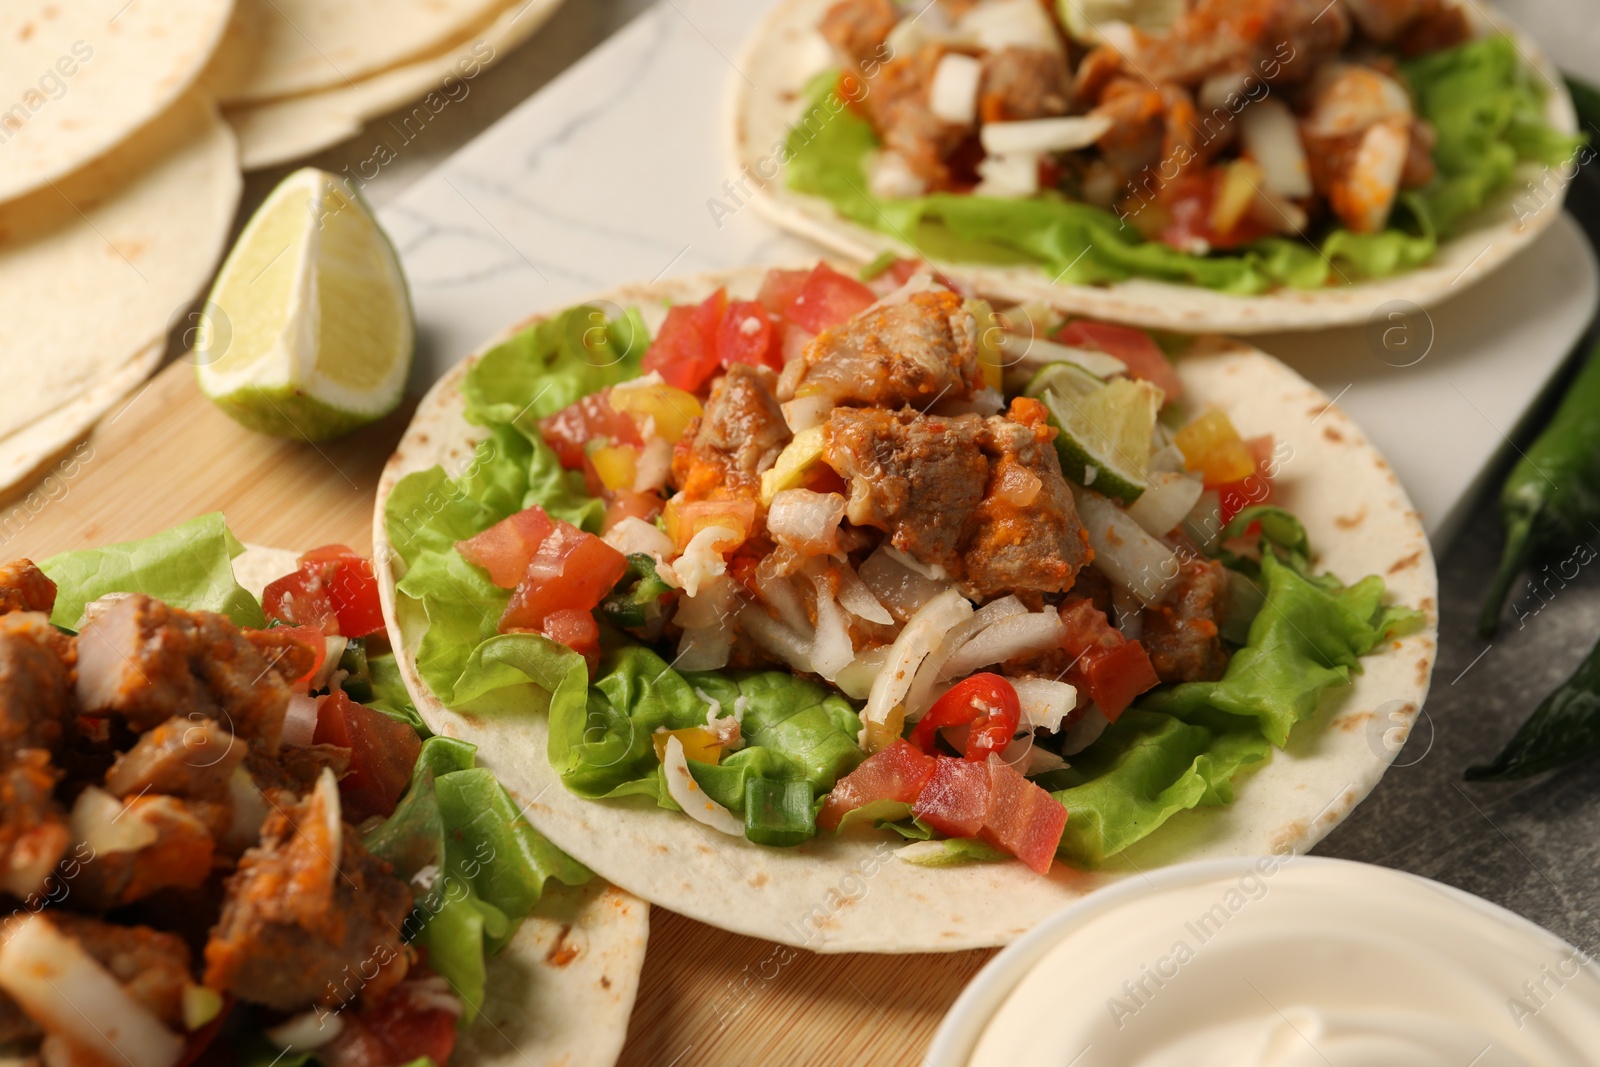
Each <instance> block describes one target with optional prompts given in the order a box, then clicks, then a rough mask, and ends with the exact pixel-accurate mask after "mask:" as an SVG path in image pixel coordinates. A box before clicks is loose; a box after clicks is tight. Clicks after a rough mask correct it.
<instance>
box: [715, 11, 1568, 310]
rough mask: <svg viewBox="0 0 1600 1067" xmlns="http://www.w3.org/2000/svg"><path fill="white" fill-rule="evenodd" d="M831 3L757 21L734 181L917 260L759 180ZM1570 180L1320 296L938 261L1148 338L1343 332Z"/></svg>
mask: <svg viewBox="0 0 1600 1067" xmlns="http://www.w3.org/2000/svg"><path fill="white" fill-rule="evenodd" d="M832 3H833V0H784V2H782V3H780V4H779V6H778V7H777V9H776V10H774V11H773V12H772V14H771V15H770V16H769V17H768V18H767V19H766V21H765V22H763V23H762V25H761V28H760V29H759V30H758V31H757V33H756V36H755V37H754V39H753V40H752V41H751V43H750V46H749V48H748V50H747V52H746V53H745V57H744V59H743V61H742V62H741V63H740V65H739V69H740V70H742V71H745V72H747V73H748V75H749V78H746V79H736V80H735V82H734V85H733V87H732V93H733V96H732V114H731V117H730V122H729V129H730V132H731V134H732V138H733V146H732V151H733V158H734V160H735V161H736V163H737V166H738V168H739V170H740V172H741V174H743V175H749V176H750V182H749V184H750V186H751V187H752V189H753V190H754V197H753V199H754V202H755V204H756V206H757V208H758V209H759V210H761V211H762V212H764V213H765V214H766V215H768V216H769V217H771V218H772V220H773V221H774V222H776V223H777V224H778V225H780V226H783V227H784V228H786V229H789V230H793V231H795V232H796V233H799V234H801V235H803V236H805V237H809V238H811V239H812V240H814V241H817V242H818V243H820V244H822V245H824V246H826V247H828V248H830V249H833V250H835V251H837V252H839V253H841V254H843V255H846V256H851V257H854V258H856V259H859V260H861V261H863V262H865V261H867V260H871V259H872V258H873V257H875V256H877V255H879V254H880V253H883V252H886V251H887V252H894V253H897V254H901V255H916V254H919V253H917V252H916V251H915V250H914V249H911V248H909V247H908V246H907V245H906V244H905V243H904V242H902V241H899V240H896V239H895V238H894V237H892V236H890V235H887V234H883V233H879V232H877V231H875V230H870V229H867V228H866V227H864V226H860V225H857V224H856V223H854V222H851V221H849V220H847V219H845V218H844V217H842V216H841V215H839V214H838V212H836V211H835V210H834V209H833V206H832V205H831V204H829V203H828V202H827V201H826V200H823V199H821V198H820V197H811V196H806V195H803V194H800V193H797V192H795V191H794V190H792V189H790V188H788V185H787V173H786V172H779V174H778V175H777V177H776V178H773V179H772V180H771V181H766V182H763V181H761V180H760V179H761V176H762V175H764V174H767V173H770V172H771V170H772V168H773V166H774V165H775V164H776V163H777V161H778V159H779V157H778V156H777V155H776V154H775V150H776V149H777V147H778V146H780V145H781V144H782V143H783V142H784V140H785V138H786V136H787V134H788V130H789V126H790V124H791V123H793V122H794V121H795V120H796V118H797V117H798V116H799V115H800V113H801V110H802V106H801V105H802V103H803V101H804V99H805V94H804V92H803V90H804V87H805V85H806V83H807V82H808V81H809V80H810V79H811V77H812V76H813V75H815V74H816V73H817V72H818V71H819V70H823V69H826V68H827V67H829V66H831V65H834V64H835V63H836V60H835V59H834V58H833V55H832V53H831V51H830V50H829V47H828V45H827V43H826V42H825V41H824V40H823V39H822V35H821V34H819V33H818V32H817V29H816V27H817V23H818V22H819V21H820V20H821V18H822V16H823V14H824V13H825V12H826V11H827V10H828V8H829V7H831V6H832ZM1467 10H1468V12H1469V14H1470V15H1471V16H1472V18H1473V20H1474V21H1475V22H1476V23H1477V24H1478V28H1479V30H1480V32H1484V33H1486V32H1489V31H1490V30H1491V29H1503V30H1505V31H1506V32H1508V33H1510V34H1511V35H1512V36H1513V37H1514V38H1515V40H1516V42H1517V47H1518V49H1519V50H1520V51H1521V53H1522V55H1523V56H1524V57H1526V58H1527V60H1528V61H1529V62H1530V63H1532V64H1533V65H1534V66H1535V68H1536V69H1537V70H1538V71H1539V73H1540V74H1541V75H1542V76H1543V78H1544V80H1545V81H1546V82H1547V83H1548V85H1549V86H1550V87H1551V91H1550V94H1549V97H1548V100H1547V113H1548V117H1549V120H1550V123H1551V124H1552V125H1553V126H1554V127H1555V128H1556V129H1559V130H1561V131H1563V132H1567V133H1571V132H1573V131H1575V130H1576V129H1577V116H1576V114H1575V112H1574V111H1573V107H1572V98H1571V97H1570V96H1569V95H1568V93H1567V90H1566V86H1565V84H1564V83H1563V82H1562V80H1561V75H1560V73H1559V72H1558V71H1557V70H1556V69H1555V67H1554V66H1552V65H1551V63H1550V61H1549V60H1548V59H1547V58H1545V56H1544V53H1543V52H1541V51H1540V50H1539V47H1538V45H1537V44H1535V43H1534V42H1533V41H1532V40H1530V39H1529V38H1528V37H1526V36H1525V35H1523V34H1521V33H1520V32H1518V31H1516V30H1515V29H1514V28H1513V27H1510V26H1509V25H1506V24H1504V23H1503V22H1502V21H1501V20H1500V19H1499V17H1498V16H1495V19H1494V21H1493V22H1490V21H1489V17H1488V16H1487V15H1485V14H1484V12H1483V10H1482V8H1480V6H1479V5H1478V4H1476V3H1472V4H1469V5H1468V7H1467ZM750 79H754V83H753V84H752V82H751V81H750ZM1568 177H1569V175H1564V174H1563V173H1562V172H1561V171H1560V170H1558V169H1547V168H1545V167H1544V166H1542V165H1541V164H1538V163H1524V164H1522V165H1521V167H1520V168H1519V170H1518V172H1517V177H1516V178H1515V180H1514V181H1513V182H1512V183H1511V186H1510V187H1509V188H1507V189H1505V190H1502V191H1501V192H1500V193H1499V194H1497V195H1496V196H1495V197H1494V198H1493V199H1492V200H1491V201H1490V203H1489V204H1487V205H1486V206H1485V208H1484V209H1483V211H1482V212H1481V213H1480V214H1479V215H1478V216H1477V220H1476V221H1475V222H1471V223H1469V224H1468V225H1467V227H1466V228H1465V229H1464V230H1463V232H1462V233H1460V234H1458V235H1457V236H1456V237H1454V238H1451V239H1450V240H1449V241H1445V242H1442V243H1441V244H1440V246H1439V251H1438V253H1437V255H1436V256H1435V257H1434V259H1433V261H1432V262H1430V263H1429V264H1427V265H1426V266H1424V267H1422V268H1420V269H1417V270H1412V271H1408V272H1406V273H1404V274H1399V275H1396V276H1394V277H1392V278H1382V279H1378V280H1374V281H1366V282H1358V283H1356V284H1353V285H1339V286H1337V287H1330V288H1326V289H1319V290H1300V289H1287V288H1285V289H1280V290H1278V291H1276V292H1272V293H1267V294H1263V295H1261V296H1233V295H1230V294H1226V293H1218V292H1216V291H1214V290H1210V289H1205V288H1203V287H1201V286H1198V285H1186V284H1180V283H1175V282H1163V281H1155V280H1151V279H1147V278H1133V279H1129V280H1127V281H1122V282H1115V283H1112V284H1110V285H1105V286H1098V285H1071V284H1052V283H1051V274H1050V273H1049V272H1047V271H1046V270H1045V269H1044V268H1042V267H1031V266H984V265H979V264H971V263H952V262H948V261H944V260H939V259H934V260H933V262H934V263H935V264H936V265H937V266H938V267H939V269H940V270H942V271H944V272H945V273H946V274H948V275H949V276H950V277H953V278H960V279H963V280H965V281H967V282H970V283H971V284H972V285H973V286H974V287H976V288H977V289H978V290H979V291H981V292H983V293H986V294H989V295H993V296H999V297H1002V298H1004V299H1007V300H1014V301H1017V302H1019V303H1026V302H1029V301H1043V302H1046V303H1049V304H1053V305H1054V306H1056V307H1059V308H1061V309H1062V310H1064V311H1070V312H1073V313H1076V314H1081V315H1093V316H1097V317H1099V318H1104V319H1113V320H1116V321H1118V322H1127V323H1133V324H1135V325H1138V326H1144V327H1149V328H1153V329H1170V330H1183V331H1186V332H1189V333H1202V332H1218V333H1223V332H1225V333H1266V332H1269V331H1273V330H1314V329H1322V328H1324V327H1327V326H1346V325H1351V324H1359V323H1362V322H1365V321H1367V319H1368V318H1369V317H1370V316H1371V315H1372V314H1373V313H1374V312H1376V311H1377V310H1378V309H1379V308H1381V307H1382V306H1383V305H1385V304H1387V303H1389V302H1391V301H1396V300H1402V301H1408V302H1410V303H1412V304H1416V305H1419V306H1422V307H1429V306H1432V305H1434V304H1438V303H1440V302H1441V301H1443V300H1445V299H1447V298H1449V297H1451V296H1454V295H1456V294H1457V293H1460V292H1462V291H1463V290H1465V289H1466V288H1467V287H1468V286H1470V285H1471V284H1472V283H1473V282H1476V281H1478V280H1480V279H1482V278H1484V277H1486V276H1487V275H1488V274H1489V273H1490V272H1491V271H1493V270H1495V269H1496V268H1498V267H1499V266H1500V265H1501V264H1503V263H1505V262H1506V261H1507V260H1509V259H1510V258H1511V257H1512V256H1513V255H1515V254H1516V253H1517V252H1518V251H1520V250H1521V249H1523V248H1524V247H1526V246H1527V245H1528V244H1529V243H1531V242H1532V241H1533V240H1534V238H1536V237H1538V236H1539V234H1541V233H1543V232H1544V230H1545V228H1546V227H1548V226H1549V225H1550V223H1552V222H1554V221H1555V218H1556V216H1557V215H1558V214H1560V212H1561V202H1562V200H1563V199H1564V197H1565V195H1566V188H1567V184H1568ZM1529 182H1532V183H1534V186H1536V187H1537V189H1538V192H1537V194H1531V193H1530V192H1529V188H1530V186H1529V185H1528V183H1529ZM1519 197H1521V198H1523V201H1525V202H1524V203H1523V204H1522V205H1521V207H1522V208H1523V209H1524V211H1531V214H1527V215H1526V217H1525V218H1524V219H1523V220H1522V221H1520V222H1519V220H1518V218H1517V214H1516V213H1515V212H1514V211H1513V206H1514V204H1516V203H1517V200H1518V198H1519ZM1535 209H1536V210H1535Z"/></svg>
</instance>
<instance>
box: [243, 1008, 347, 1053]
mask: <svg viewBox="0 0 1600 1067" xmlns="http://www.w3.org/2000/svg"><path fill="white" fill-rule="evenodd" d="M343 1032H344V1019H342V1018H341V1017H340V1016H339V1013H338V1012H335V1011H326V1010H312V1011H304V1012H301V1013H300V1014H299V1015H292V1016H290V1017H289V1018H288V1019H285V1020H284V1021H283V1022H281V1023H279V1024H278V1025H277V1026H274V1027H272V1028H271V1029H270V1030H264V1031H262V1033H263V1034H265V1035H266V1038H267V1040H268V1041H271V1042H272V1043H273V1044H274V1045H277V1046H278V1047H279V1048H281V1049H289V1050H291V1051H293V1050H300V1051H303V1052H310V1051H313V1050H315V1049H319V1048H321V1047H322V1046H323V1045H326V1044H327V1043H328V1042H330V1041H332V1040H333V1039H334V1038H336V1037H338V1036H339V1035H340V1034H341V1033H343Z"/></svg>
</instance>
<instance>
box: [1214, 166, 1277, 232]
mask: <svg viewBox="0 0 1600 1067" xmlns="http://www.w3.org/2000/svg"><path fill="white" fill-rule="evenodd" d="M1265 180H1266V175H1265V174H1263V173H1262V172H1261V168H1260V167H1258V166H1256V164H1255V163H1253V162H1251V161H1250V160H1248V159H1236V160H1234V161H1233V162H1232V163H1229V164H1228V166H1227V167H1226V169H1225V170H1224V171H1223V175H1222V184H1221V185H1220V186H1218V187H1217V199H1216V201H1215V202H1214V203H1213V204H1212V205H1211V228H1212V229H1213V230H1215V231H1216V232H1217V233H1224V234H1225V233H1229V232H1230V231H1232V230H1233V228H1234V227H1235V226H1237V225H1239V220H1240V219H1242V218H1244V215H1245V212H1247V211H1249V210H1250V205H1251V204H1252V203H1254V202H1255V198H1256V190H1257V189H1259V188H1261V185H1262V183H1263V182H1264V181H1265Z"/></svg>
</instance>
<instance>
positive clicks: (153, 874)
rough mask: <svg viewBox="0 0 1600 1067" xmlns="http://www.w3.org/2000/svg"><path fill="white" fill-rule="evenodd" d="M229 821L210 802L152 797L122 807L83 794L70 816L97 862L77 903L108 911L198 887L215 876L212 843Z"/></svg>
mask: <svg viewBox="0 0 1600 1067" xmlns="http://www.w3.org/2000/svg"><path fill="white" fill-rule="evenodd" d="M227 821H228V813H227V809H226V808H225V807H223V806H222V805H217V804H211V803H208V802H205V801H196V802H194V803H192V804H191V803H189V802H187V801H183V800H179V799H178V798H177V797H168V796H160V795H158V794H154V793H150V794H146V795H144V796H136V797H133V798H131V799H129V800H127V801H119V800H117V799H116V798H115V797H113V796H111V795H110V794H109V793H107V792H105V791H104V790H103V789H99V788H95V787H92V786H91V787H90V788H88V789H85V790H84V791H83V792H82V793H80V794H78V800H77V802H76V803H75V804H74V805H73V808H72V832H73V837H74V838H76V839H77V840H78V841H79V842H81V843H82V844H83V845H86V846H88V849H91V850H92V852H86V854H88V855H92V856H93V861H92V862H86V863H83V864H81V865H80V866H79V867H78V868H77V871H76V875H75V877H73V878H72V879H71V893H72V898H73V901H74V903H75V904H76V905H78V906H80V907H82V908H85V909H87V910H90V911H110V910H111V909H113V908H120V907H123V906H125V905H128V904H132V903H133V902H134V901H136V900H142V899H143V898H145V897H147V896H149V895H150V894H151V893H154V892H156V891H157V890H161V889H194V888H196V887H198V886H200V885H201V884H203V883H204V882H205V880H206V878H207V877H209V876H210V874H211V861H212V856H213V854H214V851H215V844H214V841H213V835H214V834H216V833H219V832H220V831H221V830H222V829H224V828H225V827H226V825H227Z"/></svg>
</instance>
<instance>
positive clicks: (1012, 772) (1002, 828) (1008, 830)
mask: <svg viewBox="0 0 1600 1067" xmlns="http://www.w3.org/2000/svg"><path fill="white" fill-rule="evenodd" d="M985 766H986V768H987V770H988V772H989V811H988V814H987V815H986V816H985V817H984V820H983V829H982V830H981V831H979V836H980V837H982V838H983V839H984V840H985V841H987V842H988V843H989V844H991V845H993V846H994V847H995V848H998V849H1000V850H1001V851H1002V852H1009V853H1011V854H1012V855H1013V856H1015V857H1017V859H1019V860H1021V861H1022V862H1023V863H1026V864H1027V865H1028V866H1029V867H1032V868H1033V869H1034V870H1036V871H1038V872H1039V873H1040V874H1045V873H1047V872H1048V871H1049V870H1050V861H1051V859H1053V858H1054V857H1055V854H1056V846H1058V845H1059V844H1061V831H1062V830H1064V829H1066V825H1067V809H1066V808H1065V807H1064V806H1063V805H1062V804H1061V802H1060V801H1058V800H1057V799H1056V798H1055V797H1053V796H1051V795H1050V794H1049V793H1047V792H1045V791H1044V790H1043V789H1041V788H1040V787H1039V786H1037V785H1035V784H1033V783H1032V782H1030V781H1028V779H1026V778H1024V777H1023V776H1022V774H1021V773H1020V772H1019V771H1018V770H1017V769H1016V768H1015V767H1012V766H1011V765H1010V764H1008V763H1007V762H1006V761H1005V760H1003V759H1001V758H1000V756H999V755H998V754H995V755H991V756H990V757H989V759H988V761H987V763H986V764H985Z"/></svg>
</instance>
